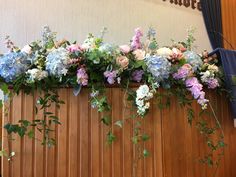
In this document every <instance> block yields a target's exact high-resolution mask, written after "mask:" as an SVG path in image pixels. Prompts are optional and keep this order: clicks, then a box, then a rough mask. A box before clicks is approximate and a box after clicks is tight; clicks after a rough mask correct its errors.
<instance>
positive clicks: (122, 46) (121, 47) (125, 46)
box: [120, 45, 130, 54]
mask: <svg viewBox="0 0 236 177" xmlns="http://www.w3.org/2000/svg"><path fill="white" fill-rule="evenodd" d="M120 50H121V52H123V53H124V54H127V53H129V52H130V46H128V45H121V46H120Z"/></svg>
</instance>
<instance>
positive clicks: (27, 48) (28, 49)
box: [21, 45, 32, 54]
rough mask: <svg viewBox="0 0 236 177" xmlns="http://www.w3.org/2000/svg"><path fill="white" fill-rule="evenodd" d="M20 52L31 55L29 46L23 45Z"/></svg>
mask: <svg viewBox="0 0 236 177" xmlns="http://www.w3.org/2000/svg"><path fill="white" fill-rule="evenodd" d="M21 52H25V53H27V54H31V53H32V48H31V47H30V46H29V45H25V46H24V47H23V48H22V49H21Z"/></svg>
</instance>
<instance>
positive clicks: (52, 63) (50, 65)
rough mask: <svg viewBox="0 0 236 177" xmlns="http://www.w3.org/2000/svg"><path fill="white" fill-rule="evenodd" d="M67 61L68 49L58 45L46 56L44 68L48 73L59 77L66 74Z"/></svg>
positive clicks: (68, 59) (68, 61)
mask: <svg viewBox="0 0 236 177" xmlns="http://www.w3.org/2000/svg"><path fill="white" fill-rule="evenodd" d="M69 63H70V58H69V51H68V50H66V49H65V48H62V47H60V48H58V49H55V50H53V51H51V52H50V53H49V54H48V56H47V58H46V70H47V71H48V72H49V75H53V76H56V77H58V78H61V77H62V76H63V75H66V74H67V71H68V68H69Z"/></svg>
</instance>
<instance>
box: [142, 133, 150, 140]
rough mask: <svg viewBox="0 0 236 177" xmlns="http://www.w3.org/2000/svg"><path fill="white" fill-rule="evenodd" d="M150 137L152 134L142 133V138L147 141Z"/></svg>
mask: <svg viewBox="0 0 236 177" xmlns="http://www.w3.org/2000/svg"><path fill="white" fill-rule="evenodd" d="M149 139H150V136H149V135H147V134H143V135H142V140H143V141H147V140H149Z"/></svg>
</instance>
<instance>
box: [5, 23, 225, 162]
mask: <svg viewBox="0 0 236 177" xmlns="http://www.w3.org/2000/svg"><path fill="white" fill-rule="evenodd" d="M104 33H105V30H104V31H103V32H102V35H101V37H95V36H93V35H92V34H89V35H88V37H87V39H86V40H85V41H84V42H83V43H82V44H81V45H80V44H77V43H76V42H74V43H70V42H69V41H67V40H61V41H56V35H55V33H54V32H52V31H51V30H50V29H49V27H48V26H46V27H44V29H43V34H42V40H41V41H35V42H32V43H31V44H28V45H26V46H25V47H23V48H22V49H20V48H18V47H16V46H15V45H14V43H13V42H12V41H11V40H10V39H9V38H7V39H6V45H7V48H8V49H9V52H8V53H5V54H2V55H1V56H0V68H1V70H0V84H1V89H2V90H3V91H4V93H5V95H8V97H10V98H11V97H13V93H19V92H20V91H21V90H23V91H25V92H26V93H31V92H33V91H34V90H39V91H43V92H44V96H42V97H39V99H38V101H37V105H36V111H37V110H38V109H42V110H44V114H43V115H44V116H43V118H42V119H36V120H34V121H33V122H28V121H26V120H24V121H20V122H18V123H17V124H10V123H8V124H6V125H5V128H6V130H7V132H8V133H9V135H11V134H12V133H18V134H19V135H20V136H25V135H28V136H29V137H31V138H33V137H34V131H33V129H32V127H37V129H38V130H39V131H41V132H42V133H43V134H44V136H43V137H44V138H43V140H42V143H43V144H47V145H53V144H55V143H56V142H55V140H54V139H52V138H50V136H49V133H50V132H51V128H50V125H51V124H52V123H55V124H60V122H59V118H58V117H56V116H55V115H53V113H51V112H47V111H46V108H48V107H50V106H51V104H52V103H56V105H57V106H58V107H59V106H60V104H63V101H62V100H60V98H59V96H58V94H57V91H56V89H55V88H58V87H73V88H74V94H75V95H78V94H79V92H80V90H81V88H82V87H84V86H86V87H89V88H90V89H91V94H90V96H91V106H92V107H93V108H97V109H98V111H99V112H103V113H106V112H107V113H109V111H110V105H109V103H108V101H107V98H106V95H105V88H106V85H112V84H117V85H119V86H120V87H122V88H124V89H125V91H126V95H128V96H127V97H128V98H127V99H128V100H129V101H131V102H132V103H133V106H134V108H135V109H136V113H134V115H132V118H131V119H133V120H135V121H136V122H135V126H134V136H133V137H132V141H133V143H134V144H137V145H138V144H140V143H142V142H144V141H146V140H148V139H149V136H148V135H147V134H145V133H143V132H141V128H140V126H141V125H140V124H141V122H142V119H143V118H144V117H145V115H146V114H147V112H148V110H149V107H150V102H149V101H150V99H152V98H155V99H157V100H158V101H159V107H160V108H163V107H164V106H165V105H167V106H168V105H169V98H170V96H172V95H176V96H177V97H178V100H179V103H180V104H181V105H182V106H187V108H188V121H189V122H190V123H192V119H193V117H194V113H193V110H192V108H191V103H192V102H193V100H197V102H198V104H199V105H200V106H201V108H202V110H203V111H204V110H206V109H207V105H208V104H209V100H208V99H207V98H206V97H205V92H204V91H203V88H204V87H206V88H208V89H220V88H222V86H223V85H222V83H223V82H222V78H223V77H222V72H221V69H220V68H219V64H218V61H217V60H216V59H212V58H208V56H207V52H204V53H203V54H202V55H198V54H197V53H196V52H194V51H193V49H192V44H193V42H194V41H195V39H194V37H193V34H192V33H193V31H192V30H190V31H189V34H188V36H187V40H186V41H185V42H173V44H172V45H171V46H165V47H162V48H159V47H158V43H157V40H156V37H155V35H156V32H155V30H153V29H152V28H150V29H149V31H148V33H147V38H146V40H145V42H142V37H143V32H142V31H141V29H140V28H137V29H136V30H135V34H134V36H133V38H132V40H131V43H130V44H128V45H121V46H116V45H112V44H109V43H105V42H104V41H103V36H104ZM130 83H139V84H140V86H139V88H138V89H137V90H136V91H134V90H133V89H130V87H129V85H130ZM9 85H10V86H12V89H13V92H10V91H9V90H8V89H7V88H8V86H9ZM158 88H164V89H166V92H165V93H164V94H160V93H158ZM189 93H191V95H192V97H189ZM164 99H165V100H166V101H165V103H164V102H163V100H164ZM8 100H10V99H8ZM104 115H105V116H104V117H103V118H102V122H103V123H104V124H106V125H108V126H111V123H112V122H111V118H110V117H109V116H107V114H104ZM217 122H218V121H217ZM123 123H125V122H123V121H122V120H120V121H117V122H115V123H114V124H115V125H117V126H119V127H122V125H123ZM198 125H199V129H200V131H201V132H203V133H205V134H206V135H207V136H206V139H207V142H208V143H209V142H211V143H210V146H209V147H210V148H211V151H212V152H214V151H215V149H217V148H221V147H223V145H224V143H223V135H221V136H220V138H219V141H218V142H217V143H216V144H214V143H213V141H211V139H210V136H208V135H211V134H213V133H215V130H217V129H218V128H219V127H220V125H218V124H216V127H217V128H215V127H213V128H209V127H207V126H206V125H207V124H206V123H205V122H199V123H198ZM209 130H212V133H209ZM213 130H214V131H213ZM115 139H116V137H115V135H114V134H113V132H112V129H110V131H109V132H108V133H107V140H108V143H112V142H113V141H114V140H115ZM140 149H142V146H140ZM142 152H143V155H144V156H147V155H148V154H149V153H148V150H147V149H143V151H142ZM212 156H213V154H212V153H210V154H209V155H208V156H206V158H205V159H204V160H203V161H204V162H207V163H208V164H213V160H212V158H211V157H212Z"/></svg>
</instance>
